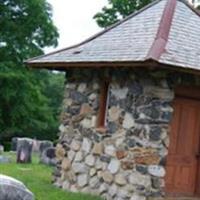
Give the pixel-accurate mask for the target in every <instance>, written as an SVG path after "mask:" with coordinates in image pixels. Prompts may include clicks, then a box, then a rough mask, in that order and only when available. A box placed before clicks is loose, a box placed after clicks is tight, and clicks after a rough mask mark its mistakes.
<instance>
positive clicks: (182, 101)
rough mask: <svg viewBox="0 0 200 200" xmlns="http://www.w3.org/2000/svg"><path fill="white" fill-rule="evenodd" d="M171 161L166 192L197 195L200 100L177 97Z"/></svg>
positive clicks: (168, 165)
mask: <svg viewBox="0 0 200 200" xmlns="http://www.w3.org/2000/svg"><path fill="white" fill-rule="evenodd" d="M173 107H174V116H173V120H172V123H171V130H170V146H169V154H168V158H167V167H166V169H167V173H166V178H165V181H166V193H167V194H168V195H172V196H183V195H184V196H195V194H196V193H197V192H198V188H199V185H200V184H199V182H198V180H199V179H198V178H197V177H198V176H199V175H200V174H199V173H198V165H199V160H198V154H199V138H200V101H199V100H193V99H189V98H176V99H175V101H174V105H173Z"/></svg>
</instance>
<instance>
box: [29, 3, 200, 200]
mask: <svg viewBox="0 0 200 200" xmlns="http://www.w3.org/2000/svg"><path fill="white" fill-rule="evenodd" d="M199 27H200V15H199V13H198V12H197V11H196V10H194V9H193V8H192V7H190V6H189V5H188V4H187V3H186V2H184V1H181V0H159V1H155V2H153V3H152V4H150V5H148V6H147V7H145V8H143V9H142V10H140V11H138V12H136V13H134V14H132V15H130V16H128V17H127V18H125V19H124V20H122V21H120V22H118V23H117V24H115V25H113V26H111V27H110V28H108V29H105V30H104V31H102V32H100V33H99V34H97V35H95V36H93V37H91V38H89V39H88V40H86V41H84V42H82V43H81V44H78V45H75V46H72V47H70V48H66V49H63V50H60V51H57V52H54V53H50V54H48V55H44V56H40V57H37V58H33V59H30V60H29V61H27V64H28V65H29V66H30V67H32V68H35V69H41V68H46V69H50V70H62V71H66V78H67V81H66V87H65V95H64V101H63V111H62V114H61V125H60V127H59V130H60V137H59V143H58V144H57V150H56V154H57V159H58V162H57V167H56V170H55V173H54V183H55V185H57V186H59V187H62V188H63V189H65V190H69V191H81V192H85V193H93V194H97V195H100V196H102V197H105V199H107V200H146V199H154V198H155V199H158V198H160V197H162V196H164V195H166V196H176V197H177V196H179V197H181V196H182V197H183V196H187V197H188V196H190V197H194V196H198V195H199V194H200V173H199V172H200V163H199V158H200V154H199V152H200V144H199V141H200V140H199V139H200V120H199V119H200V87H199V85H200V79H199V76H198V74H199V70H200V31H199ZM175 199H177V198H175Z"/></svg>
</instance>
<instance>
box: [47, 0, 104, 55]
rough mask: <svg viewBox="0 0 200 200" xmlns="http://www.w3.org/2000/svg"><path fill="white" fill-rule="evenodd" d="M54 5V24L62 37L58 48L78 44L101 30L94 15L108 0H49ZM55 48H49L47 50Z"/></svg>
mask: <svg viewBox="0 0 200 200" xmlns="http://www.w3.org/2000/svg"><path fill="white" fill-rule="evenodd" d="M47 1H48V2H49V3H50V4H51V5H52V7H53V20H54V24H55V25H56V27H57V28H58V30H59V33H60V38H59V45H58V47H57V49H60V48H65V47H68V46H70V45H74V44H77V43H79V42H81V41H82V40H84V39H86V38H88V37H90V36H92V35H93V34H95V33H97V32H98V31H100V28H99V27H98V26H97V24H96V22H95V20H94V19H93V16H94V15H95V14H96V13H97V12H99V11H100V10H101V9H102V8H103V7H104V6H105V5H106V4H107V0H47ZM52 50H54V49H52V48H48V49H46V50H45V52H49V51H52Z"/></svg>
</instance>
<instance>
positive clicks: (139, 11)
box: [25, 0, 162, 63]
mask: <svg viewBox="0 0 200 200" xmlns="http://www.w3.org/2000/svg"><path fill="white" fill-rule="evenodd" d="M160 1H162V0H155V1H153V2H152V3H150V4H148V5H146V6H145V7H143V8H141V9H140V10H138V11H136V12H134V13H132V14H130V15H128V16H127V17H125V18H124V19H122V20H120V21H118V22H116V23H115V24H113V25H111V26H109V27H108V28H106V29H104V30H102V31H100V32H99V33H96V34H94V35H93V36H91V37H89V38H88V39H86V40H84V41H82V42H80V43H78V44H75V45H72V46H69V47H66V48H62V49H60V50H56V51H53V52H51V53H48V54H44V55H40V56H36V57H33V58H31V59H28V60H26V61H25V63H28V62H31V61H33V60H35V59H39V58H44V57H46V56H50V55H53V54H56V53H60V52H62V51H66V50H69V49H73V48H76V47H79V46H81V45H83V44H86V43H88V42H90V41H92V40H94V39H96V38H97V37H99V36H101V35H103V34H104V33H106V32H108V31H110V30H112V29H113V28H115V27H117V26H119V25H120V24H122V23H124V22H126V21H128V20H129V19H131V18H132V17H134V16H136V15H138V14H140V13H142V12H143V11H145V10H147V9H148V8H150V7H152V6H154V5H156V4H157V3H159V2H160Z"/></svg>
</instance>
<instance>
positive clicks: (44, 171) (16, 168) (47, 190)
mask: <svg viewBox="0 0 200 200" xmlns="http://www.w3.org/2000/svg"><path fill="white" fill-rule="evenodd" d="M14 158H15V155H12V159H13V162H12V163H9V164H0V174H4V175H8V176H11V177H14V178H16V179H18V180H20V181H22V182H23V183H24V184H25V185H26V186H27V187H28V188H29V189H30V190H31V191H32V192H33V193H34V194H35V197H36V200H101V198H99V197H93V196H90V195H83V194H80V193H70V192H66V191H62V190H61V189H58V188H56V187H54V186H53V185H52V184H51V174H52V171H53V169H52V168H51V167H48V166H45V165H42V164H38V159H37V157H34V159H33V163H32V164H16V163H15V162H14Z"/></svg>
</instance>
